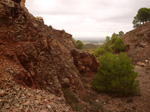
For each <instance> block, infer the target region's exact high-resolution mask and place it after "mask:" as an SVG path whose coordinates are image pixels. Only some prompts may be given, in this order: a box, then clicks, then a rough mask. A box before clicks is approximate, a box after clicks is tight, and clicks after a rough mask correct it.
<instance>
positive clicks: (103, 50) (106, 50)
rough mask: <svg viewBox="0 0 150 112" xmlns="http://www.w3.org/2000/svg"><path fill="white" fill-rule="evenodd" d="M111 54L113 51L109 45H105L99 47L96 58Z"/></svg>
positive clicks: (95, 53) (95, 52) (95, 54)
mask: <svg viewBox="0 0 150 112" xmlns="http://www.w3.org/2000/svg"><path fill="white" fill-rule="evenodd" d="M109 52H112V49H111V47H110V46H109V45H106V44H103V45H101V46H99V47H98V48H97V49H96V50H95V51H94V52H93V54H94V56H96V57H98V56H101V55H103V54H105V53H109Z"/></svg>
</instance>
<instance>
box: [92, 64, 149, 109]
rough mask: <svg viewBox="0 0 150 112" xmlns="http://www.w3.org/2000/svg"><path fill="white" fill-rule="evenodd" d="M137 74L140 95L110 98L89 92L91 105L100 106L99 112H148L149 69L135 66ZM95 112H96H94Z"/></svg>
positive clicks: (103, 94) (102, 94)
mask: <svg viewBox="0 0 150 112" xmlns="http://www.w3.org/2000/svg"><path fill="white" fill-rule="evenodd" d="M135 71H136V72H138V73H139V76H138V78H137V80H139V82H140V94H139V95H137V96H128V97H112V96H110V95H107V94H105V93H99V94H97V93H95V92H93V91H90V92H89V97H91V98H90V99H89V100H90V101H91V99H92V101H93V102H92V104H94V105H97V106H98V107H100V106H101V112H150V94H149V93H150V68H149V67H140V66H136V67H135ZM95 112H96V111H95Z"/></svg>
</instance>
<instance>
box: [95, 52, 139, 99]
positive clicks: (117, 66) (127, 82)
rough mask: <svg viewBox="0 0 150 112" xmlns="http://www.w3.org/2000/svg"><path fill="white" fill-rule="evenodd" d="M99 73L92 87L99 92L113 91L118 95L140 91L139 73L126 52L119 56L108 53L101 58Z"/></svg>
mask: <svg viewBox="0 0 150 112" xmlns="http://www.w3.org/2000/svg"><path fill="white" fill-rule="evenodd" d="M99 61H100V66H99V67H98V73H97V74H96V75H95V77H94V80H93V82H92V88H93V89H94V90H96V91H98V92H111V93H115V94H116V95H119V96H123V95H130V94H135V93H138V92H139V82H138V81H136V77H137V76H138V73H136V72H134V66H133V65H131V59H130V58H128V57H127V56H126V54H124V53H120V54H119V55H118V56H116V55H113V54H111V53H106V54H104V55H103V56H101V57H100V58H99Z"/></svg>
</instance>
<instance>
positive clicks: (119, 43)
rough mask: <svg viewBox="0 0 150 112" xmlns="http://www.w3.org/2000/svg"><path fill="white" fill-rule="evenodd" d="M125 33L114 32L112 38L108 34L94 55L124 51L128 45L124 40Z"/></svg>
mask: <svg viewBox="0 0 150 112" xmlns="http://www.w3.org/2000/svg"><path fill="white" fill-rule="evenodd" d="M123 35H124V32H123V31H120V32H119V34H116V33H113V34H112V36H111V38H110V37H109V36H107V37H106V40H105V42H104V44H103V45H101V46H99V47H98V48H97V49H96V50H95V51H94V53H93V54H94V56H96V57H99V56H101V55H104V54H105V53H112V52H122V51H124V50H125V48H126V47H125V44H124V42H123V39H122V38H121V37H122V36H123Z"/></svg>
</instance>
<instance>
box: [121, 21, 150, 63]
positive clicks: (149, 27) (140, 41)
mask: <svg viewBox="0 0 150 112" xmlns="http://www.w3.org/2000/svg"><path fill="white" fill-rule="evenodd" d="M123 39H124V42H125V44H126V47H127V54H128V56H129V57H131V58H132V60H133V62H134V63H137V62H145V61H146V63H147V64H148V63H149V62H150V50H149V49H150V23H149V22H147V23H146V24H144V25H142V26H140V27H138V28H136V29H134V30H132V31H130V32H128V33H127V34H125V35H124V36H123Z"/></svg>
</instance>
